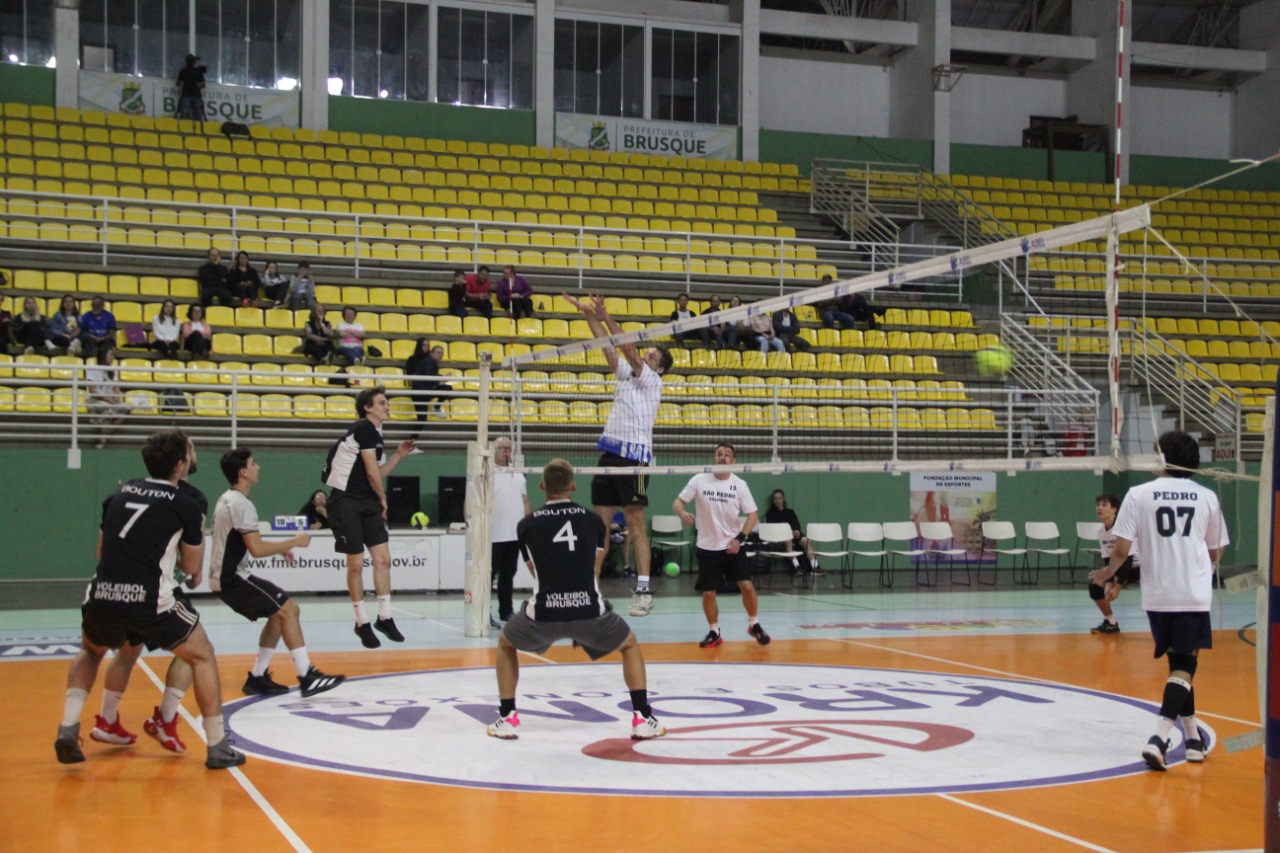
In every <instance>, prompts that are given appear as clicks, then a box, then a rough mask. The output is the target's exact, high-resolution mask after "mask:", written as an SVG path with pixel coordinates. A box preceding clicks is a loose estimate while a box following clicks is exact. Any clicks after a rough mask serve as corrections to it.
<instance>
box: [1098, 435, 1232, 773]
mask: <svg viewBox="0 0 1280 853" xmlns="http://www.w3.org/2000/svg"><path fill="white" fill-rule="evenodd" d="M1157 449H1158V450H1159V451H1160V455H1161V457H1162V458H1163V459H1164V468H1163V469H1162V470H1161V471H1160V473H1159V475H1158V476H1157V477H1156V479H1155V480H1152V481H1151V482H1149V483H1143V484H1142V485H1140V486H1135V487H1133V488H1132V489H1130V490H1129V494H1127V495H1126V496H1125V499H1124V503H1123V504H1121V506H1120V515H1119V516H1118V517H1117V518H1116V523H1115V526H1114V527H1112V528H1111V529H1112V532H1114V533H1115V536H1116V543H1115V546H1114V547H1113V548H1112V549H1111V559H1110V560H1109V561H1108V562H1107V565H1106V566H1104V567H1103V568H1101V569H1098V570H1097V571H1094V572H1090V573H1089V580H1091V581H1093V582H1094V583H1096V584H1099V585H1102V584H1104V583H1105V582H1106V581H1107V579H1108V578H1110V577H1111V576H1113V575H1114V574H1115V573H1116V572H1117V571H1119V570H1120V567H1121V566H1123V565H1124V562H1125V560H1126V559H1128V557H1129V551H1130V549H1131V548H1133V547H1136V548H1138V549H1140V550H1141V552H1142V608H1143V609H1144V610H1146V611H1147V619H1148V620H1149V621H1150V623H1151V636H1152V637H1154V638H1155V642H1156V649H1155V656H1156V657H1164V656H1165V655H1168V657H1169V679H1168V680H1167V681H1166V682H1165V685H1164V696H1163V697H1162V698H1161V702H1160V712H1159V717H1158V718H1157V719H1156V731H1155V734H1153V735H1152V736H1151V738H1150V739H1149V740H1148V741H1147V745H1146V746H1145V747H1143V749H1142V758H1143V760H1145V761H1146V762H1147V766H1148V767H1150V768H1151V769H1152V770H1164V769H1165V767H1166V766H1167V761H1166V754H1167V753H1168V751H1169V746H1170V743H1169V733H1170V732H1171V731H1172V730H1173V725H1174V720H1175V719H1180V721H1181V723H1182V731H1183V736H1184V738H1185V740H1186V759H1187V761H1190V762H1192V763H1199V762H1201V761H1204V757H1205V754H1206V753H1207V752H1208V751H1209V748H1210V746H1211V744H1210V743H1209V740H1208V738H1209V734H1208V731H1207V730H1206V729H1203V728H1201V727H1200V726H1199V725H1198V724H1197V721H1196V698H1195V693H1194V692H1193V691H1192V687H1191V682H1192V679H1193V678H1194V677H1195V674H1196V664H1197V662H1198V661H1199V657H1198V656H1199V653H1200V650H1201V649H1211V648H1213V631H1212V626H1211V625H1210V623H1209V608H1210V606H1211V604H1212V601H1213V574H1214V567H1215V566H1216V565H1217V564H1218V557H1219V556H1220V555H1221V554H1222V549H1223V548H1225V547H1226V546H1227V545H1228V544H1229V542H1230V539H1229V538H1228V536H1227V525H1226V523H1225V522H1224V521H1223V518H1222V507H1221V506H1220V505H1219V503H1218V496H1217V495H1216V494H1214V492H1213V491H1212V490H1211V489H1209V488H1207V487H1205V486H1202V485H1200V484H1199V483H1195V482H1192V480H1191V479H1190V477H1191V476H1192V474H1194V473H1195V469H1196V468H1198V467H1200V445H1199V444H1198V443H1197V442H1196V440H1195V439H1194V438H1192V437H1191V436H1189V435H1187V434H1186V433H1185V432H1166V433H1165V434H1164V435H1162V436H1160V439H1159V441H1158V442H1157Z"/></svg>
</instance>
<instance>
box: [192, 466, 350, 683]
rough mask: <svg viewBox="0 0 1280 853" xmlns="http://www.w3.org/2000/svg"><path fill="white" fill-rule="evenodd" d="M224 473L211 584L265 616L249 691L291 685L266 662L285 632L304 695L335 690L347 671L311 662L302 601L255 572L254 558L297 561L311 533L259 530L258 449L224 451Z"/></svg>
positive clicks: (236, 604)
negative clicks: (284, 535) (272, 534)
mask: <svg viewBox="0 0 1280 853" xmlns="http://www.w3.org/2000/svg"><path fill="white" fill-rule="evenodd" d="M221 466H222V474H223V476H224V477H226V478H227V482H228V483H229V484H230V485H231V488H229V489H227V490H226V491H225V492H224V493H223V494H222V497H220V498H218V504H217V506H216V507H214V510H213V533H212V540H213V542H212V545H213V556H212V557H211V558H210V560H209V588H210V589H212V590H213V591H214V592H216V593H217V594H218V597H219V598H220V599H222V602H223V604H226V605H227V606H228V607H230V608H231V609H232V610H234V611H235V612H236V613H239V614H240V615H241V616H243V617H244V618H246V619H248V620H249V621H251V622H256V621H257V620H258V619H266V620H267V623H266V624H265V625H263V626H262V635H261V636H260V637H259V638H258V659H257V660H256V661H255V662H254V665H253V669H252V670H250V671H249V677H248V678H247V679H245V682H244V692H245V695H246V696H257V695H267V696H278V695H280V694H282V693H288V692H289V688H288V687H285V686H284V685H283V684H277V683H276V682H275V681H274V680H273V679H272V678H271V671H270V670H269V669H267V665H268V664H269V663H271V656H272V655H274V654H275V651H276V646H277V645H279V643H280V638H281V636H283V637H284V644H285V645H286V646H287V647H288V649H289V654H290V655H292V656H293V662H294V665H295V666H296V667H297V668H298V684H299V686H300V688H301V690H302V695H303V696H314V695H316V694H317V693H324V692H325V691H326V690H332V689H333V688H335V687H337V686H338V685H339V684H341V683H342V682H343V681H344V680H345V679H346V676H342V675H325V674H324V673H323V672H321V671H320V670H318V669H316V668H315V667H314V666H312V665H311V659H310V658H309V657H308V656H307V644H306V641H305V640H303V638H302V623H301V621H300V613H299V608H298V603H297V602H296V601H294V600H293V599H292V598H290V597H289V593H287V592H285V591H284V590H283V589H281V588H280V587H278V586H276V585H275V584H273V583H272V582H271V581H268V580H264V579H262V578H259V577H255V576H254V574H253V573H252V572H251V571H250V566H249V560H250V558H256V559H261V558H263V557H274V556H277V555H279V556H282V557H284V558H285V559H286V560H287V561H289V562H290V563H292V562H293V559H294V557H293V549H294V548H305V547H306V546H307V545H309V544H310V543H311V534H309V533H299V534H298V535H297V536H294V537H292V538H290V539H285V540H283V541H280V542H264V541H263V539H262V536H261V534H260V533H259V532H258V510H257V508H256V507H255V506H254V505H253V501H251V500H249V491H250V490H251V489H252V488H253V487H254V486H256V485H257V484H258V474H259V470H260V469H259V467H258V462H257V460H255V459H254V458H253V451H252V450H250V449H249V448H247V447H237V448H236V449H235V450H228V451H227V452H226V453H224V454H222V461H221Z"/></svg>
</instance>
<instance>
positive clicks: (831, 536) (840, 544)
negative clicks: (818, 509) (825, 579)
mask: <svg viewBox="0 0 1280 853" xmlns="http://www.w3.org/2000/svg"><path fill="white" fill-rule="evenodd" d="M804 535H805V536H808V537H809V547H810V548H812V549H813V556H814V557H815V558H817V559H822V558H823V557H828V558H830V559H833V560H834V559H836V558H837V557H838V558H839V559H840V565H841V566H843V565H844V560H845V557H847V556H848V555H849V552H848V551H847V550H846V549H845V547H844V533H843V531H841V530H840V525H838V524H835V523H834V522H821V521H815V522H812V523H810V524H809V526H808V527H806V528H805V529H804ZM833 545H834V546H835V547H836V548H837V549H839V550H833V549H832V548H831V547H829V546H833ZM824 546H826V547H824ZM813 583H814V586H817V583H818V581H817V579H816V578H815V579H814V582H813Z"/></svg>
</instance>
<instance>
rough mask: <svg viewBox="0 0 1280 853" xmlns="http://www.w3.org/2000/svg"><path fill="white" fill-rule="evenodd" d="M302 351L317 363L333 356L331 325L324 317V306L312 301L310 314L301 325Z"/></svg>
mask: <svg viewBox="0 0 1280 853" xmlns="http://www.w3.org/2000/svg"><path fill="white" fill-rule="evenodd" d="M302 336H303V342H302V351H303V353H305V354H306V355H307V357H308V358H311V359H312V360H314V361H315V362H316V364H319V363H320V362H322V361H324V362H328V361H329V359H330V358H331V357H332V356H333V325H332V324H331V323H329V322H328V321H327V320H325V318H324V306H323V305H321V304H319V303H312V306H311V316H310V317H308V318H307V323H306V325H305V326H303V327H302Z"/></svg>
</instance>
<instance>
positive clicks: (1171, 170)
mask: <svg viewBox="0 0 1280 853" xmlns="http://www.w3.org/2000/svg"><path fill="white" fill-rule="evenodd" d="M1238 168H1240V164H1234V165H1233V164H1231V163H1227V162H1225V161H1223V160H1202V159H1194V158H1190V157H1156V156H1153V155H1142V156H1139V155H1134V156H1133V157H1130V158H1129V183H1131V184H1143V185H1146V186H1167V187H1190V186H1194V185H1195V184H1198V183H1200V182H1201V181H1207V180H1209V179H1210V178H1216V177H1217V176H1218V175H1221V174H1224V173H1226V172H1230V171H1233V170H1235V169H1238ZM1214 187H1216V188H1218V189H1227V190H1280V164H1276V163H1267V164H1265V165H1262V166H1259V167H1258V168H1256V169H1250V170H1249V171H1247V172H1245V173H1243V174H1240V175H1236V176H1234V177H1231V178H1227V179H1225V180H1223V181H1220V182H1219V183H1216V184H1214Z"/></svg>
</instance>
